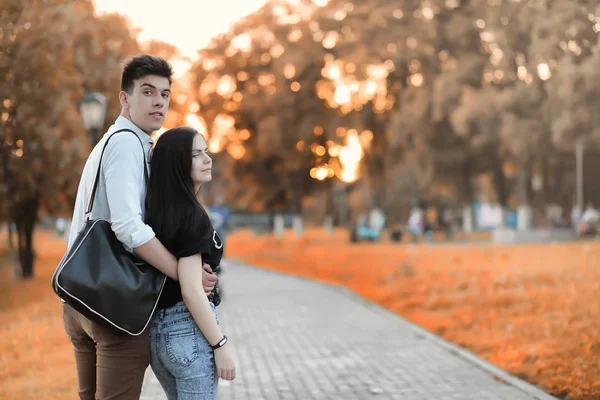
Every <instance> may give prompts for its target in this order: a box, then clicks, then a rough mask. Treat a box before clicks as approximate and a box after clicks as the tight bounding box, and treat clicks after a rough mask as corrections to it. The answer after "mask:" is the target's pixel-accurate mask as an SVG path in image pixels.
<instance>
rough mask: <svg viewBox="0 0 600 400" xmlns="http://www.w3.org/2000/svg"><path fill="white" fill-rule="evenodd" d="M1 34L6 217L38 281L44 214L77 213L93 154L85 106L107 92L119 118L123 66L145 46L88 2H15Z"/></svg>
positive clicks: (24, 269)
mask: <svg viewBox="0 0 600 400" xmlns="http://www.w3.org/2000/svg"><path fill="white" fill-rule="evenodd" d="M0 29H1V31H0V54H1V57H0V76H1V77H2V84H1V85H0V99H1V103H0V108H1V116H2V121H1V122H2V123H1V125H0V215H1V217H2V220H4V221H7V222H8V223H9V225H10V224H14V225H15V226H16V231H17V237H18V256H19V257H18V258H19V262H20V265H21V275H22V276H23V277H24V278H30V277H32V276H33V266H34V253H33V231H34V228H35V223H36V221H37V219H38V217H39V216H40V211H41V210H44V211H46V212H48V213H51V214H56V213H60V212H63V211H67V210H70V207H72V204H73V201H74V196H75V192H76V189H77V183H78V181H79V175H80V171H81V168H82V163H83V161H84V160H85V155H86V154H87V153H88V152H89V149H90V144H89V139H88V138H87V132H86V131H85V128H84V127H83V125H82V123H81V121H80V116H79V113H78V110H77V104H78V101H79V99H80V98H81V97H82V96H83V94H84V93H85V92H86V91H87V90H94V91H100V92H103V93H104V94H105V95H106V96H107V98H108V99H109V110H108V113H107V114H108V116H109V118H113V117H116V115H117V113H118V101H117V96H116V93H118V89H119V77H120V69H121V68H120V66H121V62H122V61H123V59H124V57H125V56H127V55H131V54H135V53H136V52H137V51H138V47H137V41H136V39H135V33H133V32H131V31H130V29H129V27H128V24H127V21H126V20H125V19H124V18H123V17H121V16H118V15H107V16H102V17H95V16H94V13H93V6H92V4H91V3H90V2H88V1H84V0H79V1H75V2H73V1H66V0H51V1H46V2H43V3H39V2H34V3H31V2H26V1H23V0H8V2H4V3H3V7H2V10H1V11H0Z"/></svg>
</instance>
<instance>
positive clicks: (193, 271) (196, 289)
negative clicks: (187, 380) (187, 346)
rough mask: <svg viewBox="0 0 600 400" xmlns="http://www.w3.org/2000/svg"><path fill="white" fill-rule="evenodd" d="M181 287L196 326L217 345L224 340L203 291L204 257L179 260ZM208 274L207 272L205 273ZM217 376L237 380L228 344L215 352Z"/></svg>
mask: <svg viewBox="0 0 600 400" xmlns="http://www.w3.org/2000/svg"><path fill="white" fill-rule="evenodd" d="M178 269H179V285H180V286H181V294H182V296H183V301H185V304H186V305H187V308H188V309H189V310H190V312H191V313H192V317H194V321H196V325H198V327H199V328H200V331H201V332H202V334H203V335H204V337H205V338H206V340H207V341H208V343H210V345H211V346H214V345H216V344H217V343H219V341H220V340H221V339H222V338H223V334H222V333H221V329H220V328H219V325H217V321H215V317H214V315H213V312H212V309H211V307H210V304H209V302H208V297H206V294H205V293H204V289H202V283H201V282H202V281H201V279H200V278H201V276H202V257H201V256H200V255H195V256H191V257H183V258H180V259H179V265H178ZM205 273H206V272H205ZM214 355H215V366H216V370H217V376H218V377H219V378H221V379H225V380H228V381H230V380H233V379H235V362H234V361H233V358H232V357H231V354H229V349H228V346H227V344H225V345H224V346H222V347H219V348H218V349H216V350H215V351H214Z"/></svg>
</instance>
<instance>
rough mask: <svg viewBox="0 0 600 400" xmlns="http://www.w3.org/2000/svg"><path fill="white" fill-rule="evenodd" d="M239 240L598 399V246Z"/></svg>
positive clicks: (276, 262)
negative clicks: (354, 243)
mask: <svg viewBox="0 0 600 400" xmlns="http://www.w3.org/2000/svg"><path fill="white" fill-rule="evenodd" d="M347 238H348V235H347V233H346V232H344V231H336V233H335V234H334V236H333V237H329V236H327V235H326V234H325V233H324V232H323V231H310V232H309V233H308V234H306V235H305V236H304V238H302V239H297V238H295V237H294V236H293V235H292V233H291V232H288V233H286V236H285V237H284V238H283V239H277V238H274V237H268V236H259V237H255V236H253V235H252V234H251V233H249V232H239V233H237V234H236V235H232V236H231V237H230V238H229V240H228V255H230V256H234V257H239V258H240V259H242V260H244V261H245V262H248V263H250V264H255V265H261V266H264V267H266V268H270V269H274V270H277V271H281V272H286V273H291V274H295V275H301V276H304V277H308V278H313V279H318V280H321V281H325V282H329V283H334V284H339V285H344V286H347V287H349V288H350V289H352V290H354V291H356V292H357V293H359V294H361V295H362V296H364V297H366V298H367V299H370V300H372V301H374V302H376V303H379V304H381V305H382V306H384V307H386V308H388V309H390V310H392V311H394V312H396V313H398V314H399V315H401V316H403V317H405V318H407V319H408V320H410V321H412V322H414V323H416V324H418V325H420V326H422V327H424V328H426V329H428V330H430V331H432V332H434V333H436V334H438V335H440V336H442V337H444V338H445V339H447V340H449V341H452V342H454V343H456V344H458V345H460V346H462V347H465V348H467V349H469V350H471V351H472V352H474V353H476V354H478V355H479V356H480V357H482V358H484V359H486V360H488V361H490V362H492V363H493V364H495V365H497V366H499V367H500V368H503V369H505V370H507V371H508V372H510V373H512V374H513V375H516V376H518V377H520V378H523V379H525V380H527V381H529V382H531V383H533V384H537V385H539V386H540V387H542V388H543V389H544V390H546V391H547V392H550V393H552V394H554V395H555V396H559V397H564V398H567V396H568V398H570V399H577V400H592V399H600V242H577V243H569V244H564V243H563V244H528V245H511V246H506V245H504V246H500V245H497V246H495V245H490V244H476V245H471V246H466V245H458V244H455V245H452V244H439V245H434V246H431V245H406V244H403V245H398V244H394V243H390V242H384V243H377V244H373V243H361V244H358V245H350V244H349V243H348V239H347Z"/></svg>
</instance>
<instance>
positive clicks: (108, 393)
mask: <svg viewBox="0 0 600 400" xmlns="http://www.w3.org/2000/svg"><path fill="white" fill-rule="evenodd" d="M63 322H64V325H65V330H66V331H67V335H69V339H70V340H71V343H73V350H74V351H75V362H76V364H77V377H78V380H79V388H78V392H79V398H80V399H81V400H139V398H140V394H141V391H142V383H143V382H144V373H145V371H146V368H147V367H148V364H149V363H150V343H149V337H148V335H147V334H146V333H143V334H141V335H139V336H135V337H134V336H120V335H116V334H114V333H113V332H111V331H109V330H108V329H106V328H104V327H102V326H100V325H98V324H96V323H95V322H92V321H90V320H89V319H88V318H86V317H84V316H83V315H81V314H80V313H79V312H77V311H76V310H75V309H73V308H72V307H71V306H69V305H67V304H63Z"/></svg>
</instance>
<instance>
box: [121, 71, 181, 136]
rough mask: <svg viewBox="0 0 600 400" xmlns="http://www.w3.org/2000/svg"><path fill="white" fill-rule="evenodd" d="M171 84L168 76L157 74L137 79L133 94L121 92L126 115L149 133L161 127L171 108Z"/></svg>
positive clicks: (134, 83)
mask: <svg viewBox="0 0 600 400" xmlns="http://www.w3.org/2000/svg"><path fill="white" fill-rule="evenodd" d="M170 86H171V85H170V84H169V80H168V79H167V78H165V77H162V76H157V75H147V76H144V77H142V78H140V79H137V80H135V81H134V82H133V90H132V92H131V94H129V93H127V92H121V94H120V98H121V105H122V106H124V115H125V116H126V117H127V118H129V119H130V120H131V122H133V123H134V124H136V125H137V126H138V127H139V128H140V129H141V130H143V131H144V132H146V133H148V134H150V133H152V132H154V131H156V130H158V129H160V128H161V127H162V124H163V122H164V121H165V116H166V114H167V109H168V108H169V100H170V96H171V89H170Z"/></svg>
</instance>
